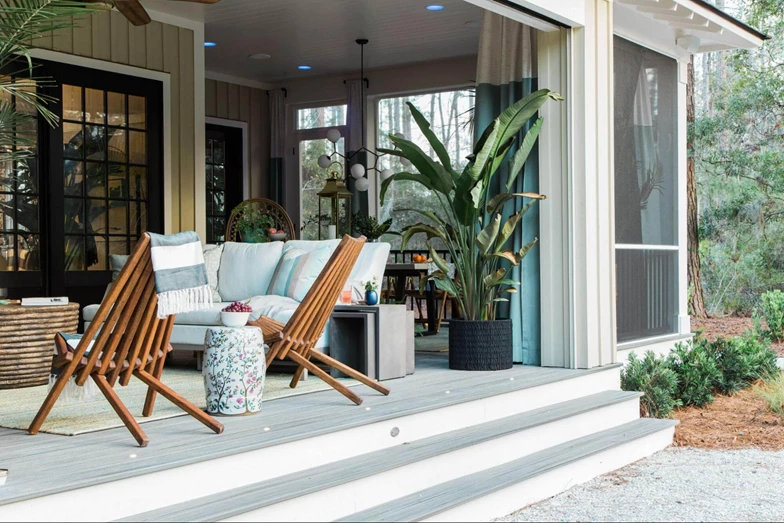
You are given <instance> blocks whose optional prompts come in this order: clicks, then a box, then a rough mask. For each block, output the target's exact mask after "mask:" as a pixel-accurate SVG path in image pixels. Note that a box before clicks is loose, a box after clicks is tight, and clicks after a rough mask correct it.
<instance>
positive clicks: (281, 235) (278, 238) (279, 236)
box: [269, 232, 286, 242]
mask: <svg viewBox="0 0 784 523" xmlns="http://www.w3.org/2000/svg"><path fill="white" fill-rule="evenodd" d="M269 237H270V240H272V241H274V242H282V241H283V240H285V239H286V233H285V232H276V233H272V234H270V235H269Z"/></svg>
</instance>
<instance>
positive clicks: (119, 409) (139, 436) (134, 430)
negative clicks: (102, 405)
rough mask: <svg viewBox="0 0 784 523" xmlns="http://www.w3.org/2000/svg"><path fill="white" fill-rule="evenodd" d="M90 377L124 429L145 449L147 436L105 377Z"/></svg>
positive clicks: (91, 375)
mask: <svg viewBox="0 0 784 523" xmlns="http://www.w3.org/2000/svg"><path fill="white" fill-rule="evenodd" d="M90 377H91V378H92V379H93V381H94V382H95V384H96V385H98V388H99V389H101V392H103V395H104V396H106V401H108V402H109V405H111V406H112V408H113V409H114V412H116V413H117V415H118V416H119V417H120V419H121V420H122V422H123V424H124V425H125V427H126V428H127V429H128V430H129V431H130V432H131V434H132V435H133V438H134V439H135V440H136V442H137V443H138V444H139V446H140V447H146V446H147V444H148V443H149V442H150V440H149V438H147V434H145V433H144V431H143V430H142V428H141V426H139V423H138V422H137V421H136V420H135V419H134V417H133V415H132V414H131V413H130V412H129V411H128V408H127V407H126V406H125V405H124V404H123V402H122V401H121V400H120V397H119V396H118V395H117V393H116V392H115V391H114V389H113V388H112V386H111V385H109V382H108V381H107V380H106V376H103V375H98V374H90Z"/></svg>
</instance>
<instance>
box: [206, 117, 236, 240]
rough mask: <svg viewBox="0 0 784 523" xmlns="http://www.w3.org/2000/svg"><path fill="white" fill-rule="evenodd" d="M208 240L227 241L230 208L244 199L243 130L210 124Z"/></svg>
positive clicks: (207, 146) (207, 174)
mask: <svg viewBox="0 0 784 523" xmlns="http://www.w3.org/2000/svg"><path fill="white" fill-rule="evenodd" d="M206 138H207V144H206V149H205V151H206V153H207V156H206V158H205V162H204V163H205V168H206V169H207V173H206V176H205V179H206V180H207V187H206V195H207V202H206V203H207V207H206V208H207V243H220V242H223V241H226V224H227V223H228V221H229V216H231V211H232V210H234V208H235V207H236V206H238V205H239V204H240V203H242V199H243V176H244V170H243V163H244V162H243V147H244V145H243V140H242V129H240V128H235V127H226V126H222V125H212V124H209V125H207V134H206Z"/></svg>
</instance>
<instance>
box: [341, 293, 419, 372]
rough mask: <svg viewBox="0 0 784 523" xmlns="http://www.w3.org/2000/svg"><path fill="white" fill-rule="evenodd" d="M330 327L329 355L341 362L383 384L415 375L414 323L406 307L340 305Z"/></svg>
mask: <svg viewBox="0 0 784 523" xmlns="http://www.w3.org/2000/svg"><path fill="white" fill-rule="evenodd" d="M329 324H330V328H329V329H330V330H329V340H330V341H329V352H330V355H331V356H332V357H333V358H335V359H336V360H338V361H340V362H341V363H344V364H346V365H348V366H349V367H351V368H354V369H357V370H358V371H360V372H362V373H363V374H366V375H367V376H369V377H371V378H374V379H377V380H379V381H383V380H390V379H395V378H404V377H405V376H406V375H407V374H413V372H414V322H413V321H412V316H411V314H409V311H407V310H406V306H405V305H386V304H383V305H374V306H369V305H338V306H336V307H335V309H334V310H333V312H332V317H331V318H330V322H329ZM332 375H333V377H343V376H344V375H343V374H342V373H339V372H338V371H334V370H333V371H332Z"/></svg>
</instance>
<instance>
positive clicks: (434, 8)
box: [425, 4, 444, 11]
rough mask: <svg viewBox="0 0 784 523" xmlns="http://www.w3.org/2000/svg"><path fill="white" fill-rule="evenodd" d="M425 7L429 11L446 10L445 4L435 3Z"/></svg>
mask: <svg viewBox="0 0 784 523" xmlns="http://www.w3.org/2000/svg"><path fill="white" fill-rule="evenodd" d="M425 9H427V10H428V11H443V10H444V6H443V5H438V4H433V5H429V6H427V7H426V8H425Z"/></svg>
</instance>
